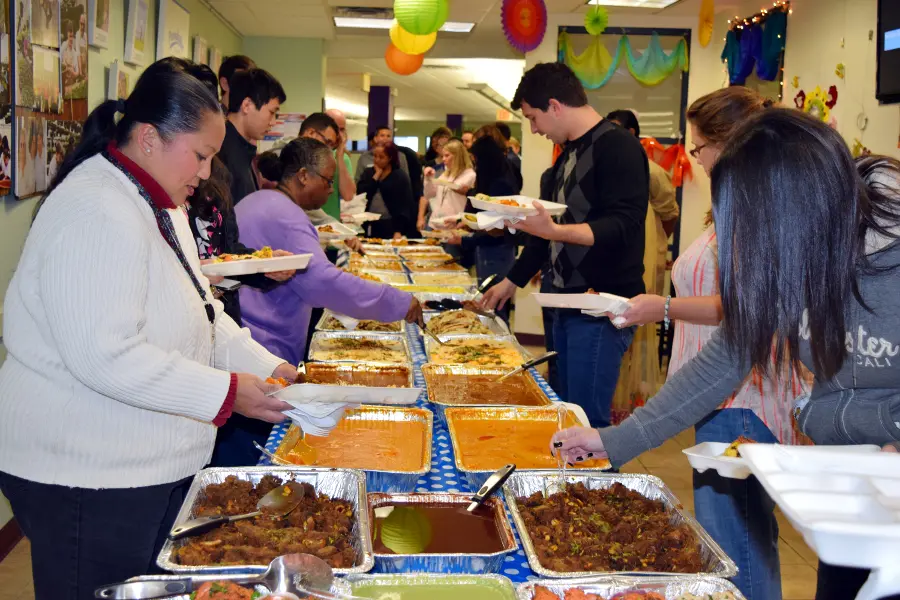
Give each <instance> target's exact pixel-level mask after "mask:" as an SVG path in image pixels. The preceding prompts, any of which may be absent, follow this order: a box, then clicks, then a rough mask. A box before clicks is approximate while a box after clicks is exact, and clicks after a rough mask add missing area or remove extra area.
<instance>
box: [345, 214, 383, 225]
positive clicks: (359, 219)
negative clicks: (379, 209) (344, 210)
mask: <svg viewBox="0 0 900 600" xmlns="http://www.w3.org/2000/svg"><path fill="white" fill-rule="evenodd" d="M380 218H381V215H379V214H377V213H370V212H361V213H358V214H355V215H350V216H349V217H348V219H349V222H351V223H356V224H357V225H362V224H363V223H368V222H369V221H377V220H378V219H380Z"/></svg>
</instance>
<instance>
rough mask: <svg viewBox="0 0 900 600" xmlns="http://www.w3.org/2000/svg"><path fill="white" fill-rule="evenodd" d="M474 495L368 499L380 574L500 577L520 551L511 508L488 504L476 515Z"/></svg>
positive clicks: (375, 496)
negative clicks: (508, 559)
mask: <svg viewBox="0 0 900 600" xmlns="http://www.w3.org/2000/svg"><path fill="white" fill-rule="evenodd" d="M471 501H472V498H471V495H469V494H447V493H424V494H379V493H370V494H369V499H368V503H369V523H370V525H371V527H370V530H371V531H372V547H373V551H374V553H375V570H376V571H378V572H379V573H420V572H421V573H497V572H499V571H500V569H501V567H502V566H503V562H504V560H505V559H506V557H507V556H509V555H510V554H511V553H513V552H515V551H516V550H518V549H519V544H518V542H516V537H515V535H514V534H513V529H512V523H511V522H510V520H509V517H507V515H506V507H505V506H504V504H503V502H502V501H501V500H500V499H499V498H498V497H497V496H494V497H491V498H488V499H487V500H486V501H485V503H484V504H483V505H481V506H479V507H478V508H476V509H475V510H474V511H472V512H468V511H467V510H466V507H467V506H468V505H469V503H470V502H471Z"/></svg>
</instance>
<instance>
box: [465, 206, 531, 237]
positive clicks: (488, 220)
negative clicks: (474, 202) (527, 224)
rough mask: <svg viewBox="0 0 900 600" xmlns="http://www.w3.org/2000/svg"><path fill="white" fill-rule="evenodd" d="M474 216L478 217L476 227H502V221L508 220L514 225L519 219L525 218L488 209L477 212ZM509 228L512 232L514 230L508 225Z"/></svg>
mask: <svg viewBox="0 0 900 600" xmlns="http://www.w3.org/2000/svg"><path fill="white" fill-rule="evenodd" d="M476 218H477V219H478V229H503V223H504V222H505V221H509V222H510V224H511V225H515V224H516V223H518V222H519V221H523V220H525V217H524V216H521V215H509V214H503V213H498V212H493V211H490V210H485V211H482V212H480V213H478V214H477V215H476ZM509 230H510V231H512V232H513V233H515V231H516V230H515V229H513V228H512V227H510V229H509Z"/></svg>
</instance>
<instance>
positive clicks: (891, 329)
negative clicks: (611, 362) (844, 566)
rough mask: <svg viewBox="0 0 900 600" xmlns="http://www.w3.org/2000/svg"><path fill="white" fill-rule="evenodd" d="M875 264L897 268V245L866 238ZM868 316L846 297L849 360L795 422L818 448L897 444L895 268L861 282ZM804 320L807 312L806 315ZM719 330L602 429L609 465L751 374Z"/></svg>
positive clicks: (689, 419) (688, 419) (899, 278)
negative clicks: (642, 401) (617, 421)
mask: <svg viewBox="0 0 900 600" xmlns="http://www.w3.org/2000/svg"><path fill="white" fill-rule="evenodd" d="M866 242H867V244H866V250H867V253H868V254H869V258H870V260H871V261H872V263H873V265H874V266H876V267H890V266H896V265H900V241H898V240H896V239H892V238H886V237H883V236H878V235H877V234H874V233H871V234H870V235H869V237H868V238H867V239H866ZM860 292H861V295H862V297H863V299H864V300H865V302H866V304H867V305H868V306H869V308H870V309H871V310H866V309H865V308H864V307H863V306H861V305H860V304H859V303H858V302H856V299H855V298H853V299H851V304H850V309H849V317H848V319H847V339H846V346H847V358H846V359H845V361H844V365H843V367H842V368H841V370H840V371H839V372H838V373H837V375H836V376H835V377H834V378H833V379H832V380H831V381H820V380H819V379H816V381H815V383H814V384H813V390H812V394H811V395H810V399H809V402H807V403H806V405H805V406H804V407H803V409H802V411H801V412H800V414H799V416H798V418H797V422H798V425H799V426H800V429H801V431H803V433H805V434H806V435H808V436H809V437H810V438H811V439H812V440H813V442H815V443H816V444H825V445H835V444H879V445H882V444H887V443H889V442H896V441H900V268H897V269H895V270H889V271H887V272H882V273H880V274H875V275H865V276H862V277H861V278H860ZM804 316H805V314H804ZM803 321H804V322H802V323H801V325H800V360H801V362H803V364H805V365H806V366H807V367H810V368H811V366H812V354H811V352H810V346H809V328H808V326H807V325H806V319H805V318H804V320H803ZM749 370H750V369H749V366H746V365H742V364H741V360H740V359H739V357H738V356H737V355H735V354H734V353H733V352H732V351H731V348H730V347H729V346H728V345H727V344H726V343H725V341H724V340H723V337H722V332H721V330H720V331H717V332H716V333H714V334H713V336H712V338H711V339H710V340H709V342H707V344H706V345H705V346H704V347H703V349H702V350H701V351H700V353H699V354H698V355H697V356H696V357H695V358H694V359H693V360H691V361H690V362H689V363H688V364H686V365H685V366H684V367H683V368H682V369H680V370H679V371H678V372H677V373H675V374H674V375H673V376H672V377H670V378H669V380H668V381H666V384H665V385H664V386H663V388H662V389H661V390H660V391H659V393H658V394H657V395H656V396H654V397H653V398H651V399H650V401H649V402H648V403H647V404H646V405H645V406H643V407H641V408H638V409H637V410H635V411H634V413H633V414H632V415H631V416H630V417H629V418H628V419H626V420H625V421H624V422H622V424H621V425H619V426H618V427H607V428H603V429H600V438H601V439H602V440H603V446H604V448H605V449H606V451H607V452H608V453H609V458H610V461H611V462H612V464H613V466H614V467H620V466H622V465H623V464H625V463H626V462H628V461H630V460H631V459H633V458H634V457H636V456H637V455H639V454H641V453H642V452H645V451H647V450H650V449H651V448H656V447H657V446H659V445H661V444H662V443H663V442H665V441H666V440H667V439H669V438H670V437H672V436H674V435H676V434H678V433H679V432H681V431H683V430H684V429H687V428H688V427H690V426H692V425H695V424H697V423H698V422H700V420H702V419H703V418H704V417H706V416H707V415H708V414H710V413H711V412H712V411H714V410H715V409H716V408H717V407H718V405H719V404H720V403H721V402H722V400H723V399H724V398H726V397H728V396H729V395H730V394H731V393H732V392H733V391H734V389H735V388H736V387H737V386H738V384H740V383H741V382H742V381H743V380H744V378H745V377H746V376H747V375H748V373H749Z"/></svg>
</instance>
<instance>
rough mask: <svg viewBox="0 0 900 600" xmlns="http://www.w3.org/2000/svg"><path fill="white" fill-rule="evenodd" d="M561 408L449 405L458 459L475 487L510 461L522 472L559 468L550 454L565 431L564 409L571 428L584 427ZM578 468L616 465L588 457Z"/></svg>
mask: <svg viewBox="0 0 900 600" xmlns="http://www.w3.org/2000/svg"><path fill="white" fill-rule="evenodd" d="M561 406H562V405H559V404H557V405H553V406H551V407H546V408H541V407H518V406H511V407H493V406H492V407H467V406H466V407H460V406H452V407H448V408H446V409H445V410H444V417H445V419H446V422H447V431H448V432H449V433H450V440H451V441H452V442H453V459H454V461H455V462H456V468H457V469H458V470H459V472H460V473H461V474H462V477H463V478H464V479H465V480H466V482H467V483H468V484H469V487H470V488H471V489H472V490H477V489H478V488H480V487H481V486H482V485H483V484H484V482H485V481H486V480H487V478H488V477H490V476H491V474H492V473H493V472H494V471H496V470H497V469H499V468H500V467H502V466H503V465H507V464H509V463H513V464H515V465H516V471H517V472H519V471H534V470H541V469H555V468H556V467H557V466H558V463H557V460H556V457H555V456H552V455H551V454H550V438H552V437H553V434H554V433H556V431H557V430H558V429H559V416H560V411H564V412H563V413H562V414H563V415H564V416H563V418H564V422H563V425H564V426H565V427H574V426H577V425H581V421H579V419H578V417H577V416H576V415H575V413H573V412H571V411H569V410H566V409H564V408H560V407H561ZM573 468H575V469H578V470H586V469H596V470H601V469H608V468H610V464H609V461H608V460H606V459H603V460H586V461H584V462H580V463H578V466H577V467H573Z"/></svg>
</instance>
